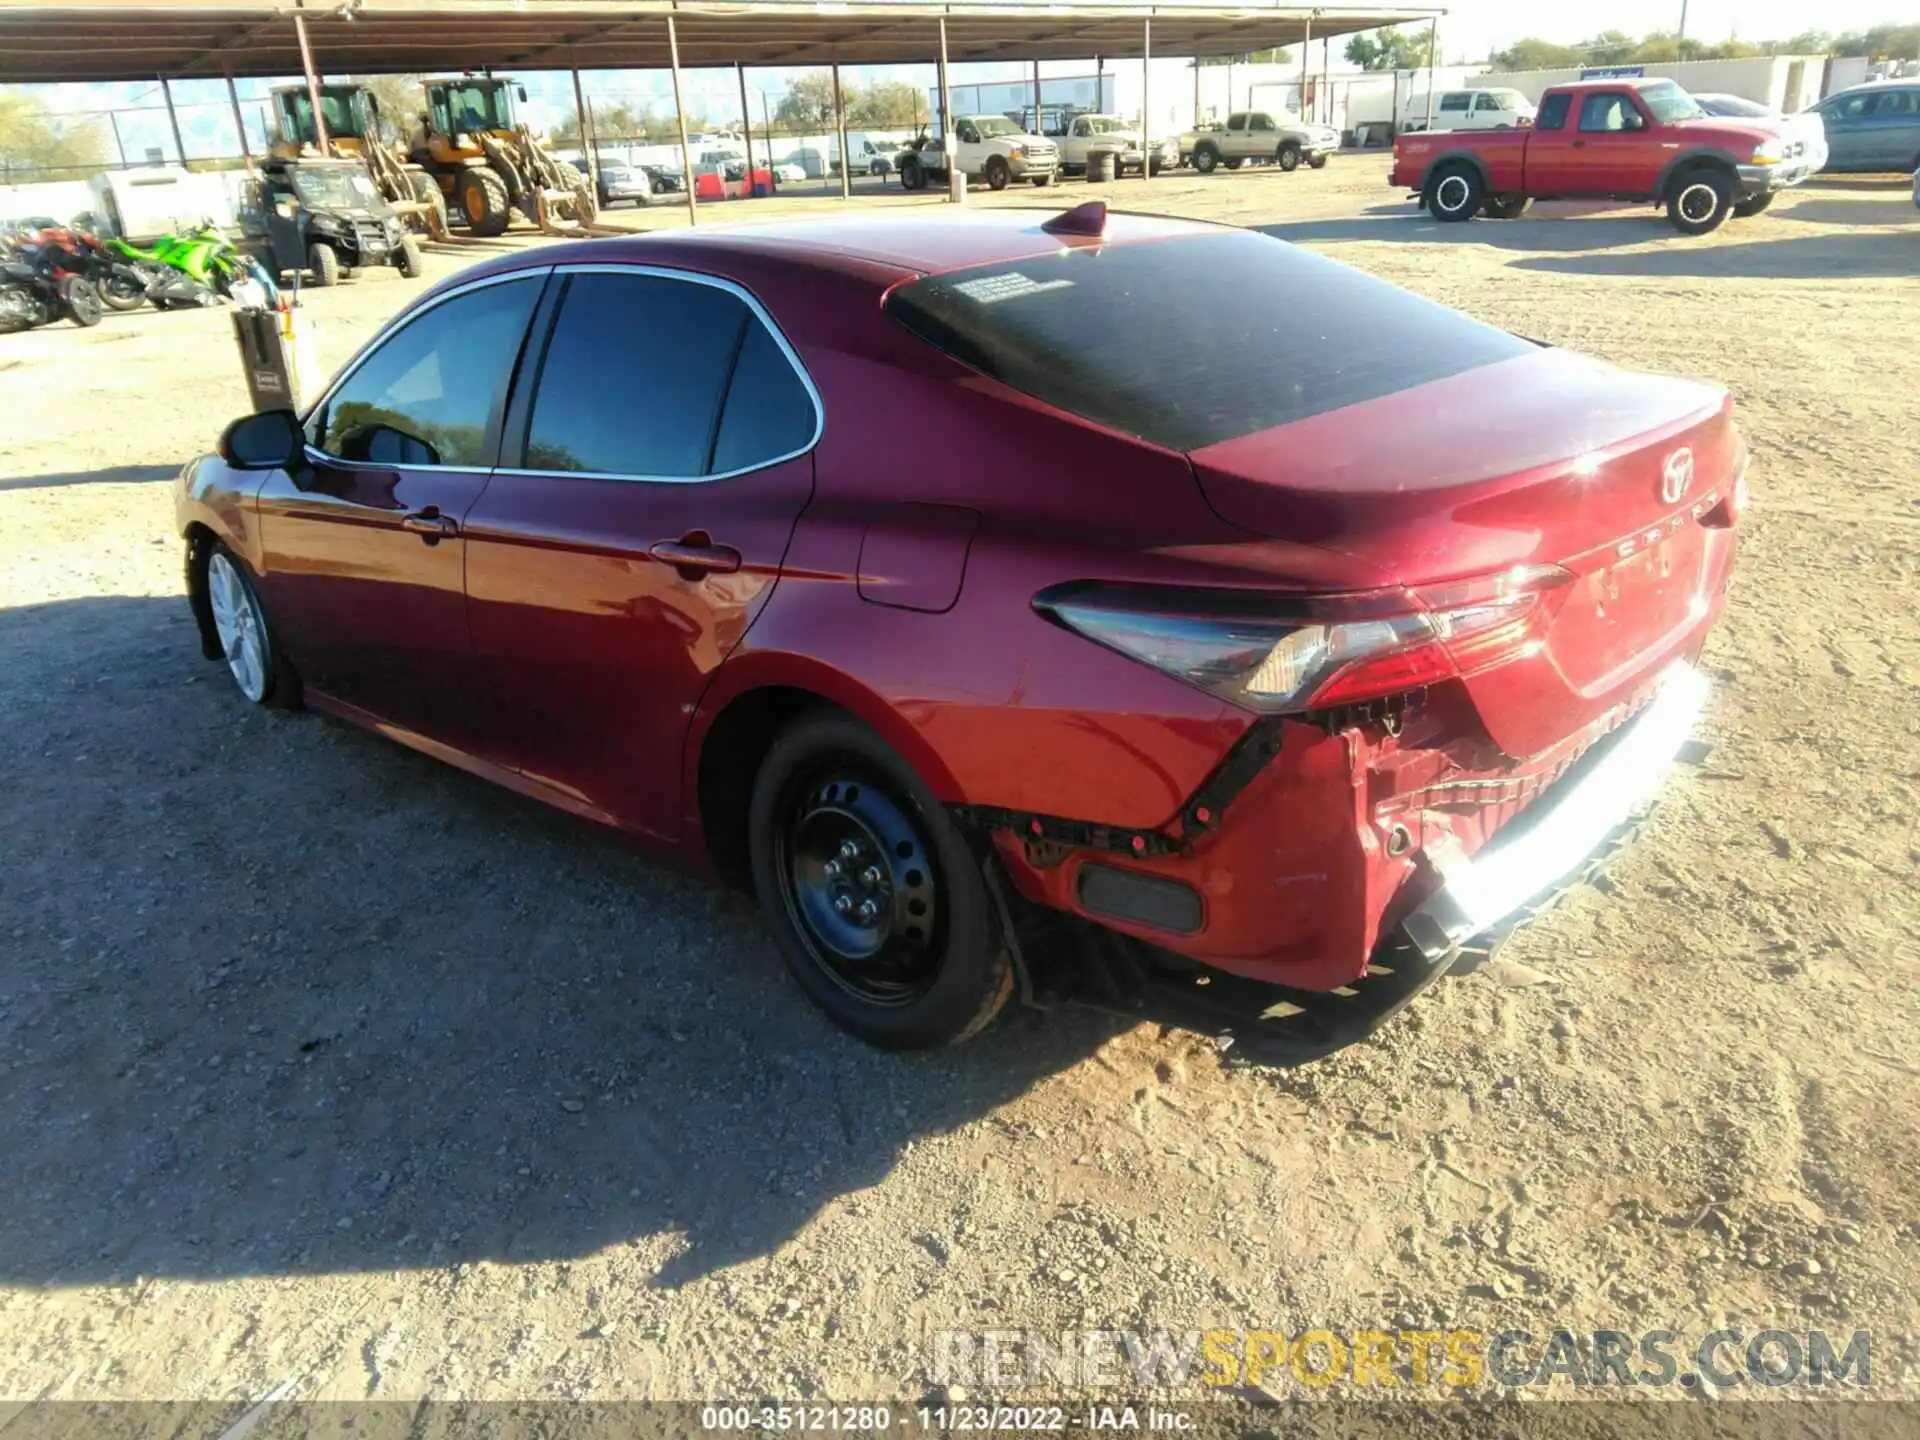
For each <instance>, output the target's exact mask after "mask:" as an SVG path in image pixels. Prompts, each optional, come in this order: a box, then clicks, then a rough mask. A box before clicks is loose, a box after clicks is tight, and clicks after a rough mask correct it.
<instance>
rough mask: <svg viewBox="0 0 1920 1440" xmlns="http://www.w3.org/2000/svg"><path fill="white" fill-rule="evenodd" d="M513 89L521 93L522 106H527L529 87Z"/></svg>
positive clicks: (519, 86) (520, 86)
mask: <svg viewBox="0 0 1920 1440" xmlns="http://www.w3.org/2000/svg"><path fill="white" fill-rule="evenodd" d="M513 88H514V89H515V90H517V91H519V92H520V103H521V104H522V105H524V104H526V103H527V87H526V86H524V85H516V86H514V87H513Z"/></svg>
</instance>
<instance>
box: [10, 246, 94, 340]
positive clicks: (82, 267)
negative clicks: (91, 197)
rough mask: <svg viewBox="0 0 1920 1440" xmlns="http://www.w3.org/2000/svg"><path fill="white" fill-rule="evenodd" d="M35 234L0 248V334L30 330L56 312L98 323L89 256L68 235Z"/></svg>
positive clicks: (82, 322) (48, 321)
mask: <svg viewBox="0 0 1920 1440" xmlns="http://www.w3.org/2000/svg"><path fill="white" fill-rule="evenodd" d="M59 237H60V232H41V233H40V234H38V235H35V236H33V237H30V238H16V239H14V240H13V241H12V242H11V243H10V244H9V245H8V246H7V247H6V249H5V251H4V252H0V334H8V333H11V332H12V331H15V330H31V329H32V328H33V327H34V326H36V325H48V324H51V323H52V322H53V321H55V320H58V319H60V318H61V317H62V316H65V317H66V318H68V319H70V320H72V321H73V323H74V324H76V325H79V326H83V327H84V326H91V325H98V324H99V323H100V316H101V313H102V307H101V301H100V292H99V291H98V290H97V289H95V288H94V285H93V282H92V281H91V280H90V279H88V278H87V270H88V268H89V264H90V262H89V260H88V257H87V255H86V253H85V251H84V249H83V248H82V247H81V246H80V245H79V244H78V243H77V242H76V241H75V240H74V239H73V237H71V236H65V237H64V238H59Z"/></svg>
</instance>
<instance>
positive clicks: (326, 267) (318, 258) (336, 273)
mask: <svg viewBox="0 0 1920 1440" xmlns="http://www.w3.org/2000/svg"><path fill="white" fill-rule="evenodd" d="M307 269H309V270H311V271H312V272H313V288H314V289H316V290H325V289H327V288H328V287H329V286H333V285H338V284H339V283H340V257H339V255H338V254H336V253H335V252H334V248H333V247H332V246H331V245H328V244H326V243H325V242H323V241H320V240H316V241H314V242H313V244H311V245H309V246H308V247H307Z"/></svg>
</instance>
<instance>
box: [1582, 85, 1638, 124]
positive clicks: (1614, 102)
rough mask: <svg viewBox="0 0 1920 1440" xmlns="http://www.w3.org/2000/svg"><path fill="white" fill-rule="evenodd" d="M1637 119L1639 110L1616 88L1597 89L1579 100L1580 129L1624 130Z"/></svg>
mask: <svg viewBox="0 0 1920 1440" xmlns="http://www.w3.org/2000/svg"><path fill="white" fill-rule="evenodd" d="M1629 117H1632V118H1629ZM1638 119H1639V112H1638V111H1636V110H1635V109H1634V108H1633V102H1632V101H1631V100H1629V99H1628V98H1627V97H1626V96H1625V95H1623V94H1621V93H1620V92H1619V91H1618V90H1601V91H1597V92H1596V93H1594V94H1592V95H1589V96H1587V98H1586V99H1584V100H1582V101H1581V102H1580V128H1581V129H1582V130H1587V131H1606V132H1611V131H1617V130H1626V129H1630V128H1631V127H1632V125H1633V124H1634V123H1635V121H1637V120H1638Z"/></svg>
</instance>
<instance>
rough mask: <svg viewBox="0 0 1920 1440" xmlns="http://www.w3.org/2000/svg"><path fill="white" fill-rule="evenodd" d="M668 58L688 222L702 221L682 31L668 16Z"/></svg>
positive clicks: (691, 223) (671, 17)
mask: <svg viewBox="0 0 1920 1440" xmlns="http://www.w3.org/2000/svg"><path fill="white" fill-rule="evenodd" d="M667 59H668V61H669V62H670V63H671V64H672V67H673V118H674V120H675V121H676V122H677V123H678V124H679V126H680V177H681V179H682V180H683V181H685V182H686V187H687V223H688V224H689V225H698V224H699V223H700V202H699V201H698V200H696V199H695V198H694V194H693V179H694V176H693V147H692V146H691V145H689V144H687V107H686V106H685V105H682V104H681V103H680V32H679V31H678V30H676V29H675V28H674V24H673V16H672V15H668V16H667Z"/></svg>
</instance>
